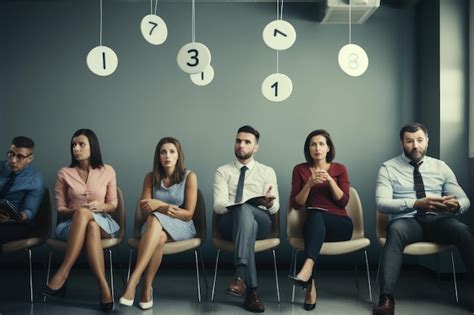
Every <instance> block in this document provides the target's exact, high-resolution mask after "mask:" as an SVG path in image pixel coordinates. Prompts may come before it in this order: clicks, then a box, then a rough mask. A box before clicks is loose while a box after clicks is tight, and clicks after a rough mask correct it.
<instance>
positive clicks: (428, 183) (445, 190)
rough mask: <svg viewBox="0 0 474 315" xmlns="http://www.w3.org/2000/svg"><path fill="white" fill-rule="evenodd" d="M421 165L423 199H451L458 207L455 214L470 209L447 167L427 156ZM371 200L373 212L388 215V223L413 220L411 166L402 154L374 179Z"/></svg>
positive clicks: (413, 194) (383, 165)
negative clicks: (377, 211) (373, 194)
mask: <svg viewBox="0 0 474 315" xmlns="http://www.w3.org/2000/svg"><path fill="white" fill-rule="evenodd" d="M422 161H423V164H421V165H420V173H421V176H422V177H423V183H424V185H425V193H426V196H427V197H442V196H448V195H453V196H455V197H456V199H457V201H458V202H459V206H460V208H459V211H458V212H457V213H456V214H461V213H463V212H465V211H466V210H467V209H468V208H469V205H470V202H469V199H468V198H467V196H466V194H465V193H464V191H463V190H462V188H461V187H460V186H459V184H458V182H457V180H456V176H455V175H454V173H453V171H452V170H451V169H450V168H449V166H448V165H446V163H444V162H443V161H440V160H438V159H435V158H432V157H429V156H425V157H424V158H423V160H422ZM375 196H376V204H377V209H378V210H379V211H380V212H382V213H387V214H390V215H391V219H397V218H402V217H414V216H415V214H416V209H414V208H413V206H414V204H415V201H416V200H417V198H416V191H415V184H414V180H413V166H412V165H410V159H409V158H408V157H406V156H405V154H403V153H402V155H400V156H398V157H395V158H393V159H391V160H388V161H386V162H385V163H383V164H382V167H381V168H380V170H379V174H378V177H377V187H376V192H375ZM431 214H436V213H434V212H432V213H431Z"/></svg>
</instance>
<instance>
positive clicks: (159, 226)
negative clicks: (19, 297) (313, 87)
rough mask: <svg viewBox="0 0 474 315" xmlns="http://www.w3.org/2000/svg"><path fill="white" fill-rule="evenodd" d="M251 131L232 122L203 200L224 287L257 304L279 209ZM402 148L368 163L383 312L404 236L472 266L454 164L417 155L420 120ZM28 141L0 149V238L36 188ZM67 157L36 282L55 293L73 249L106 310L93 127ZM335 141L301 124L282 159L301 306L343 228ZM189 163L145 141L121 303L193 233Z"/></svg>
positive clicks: (100, 171)
mask: <svg viewBox="0 0 474 315" xmlns="http://www.w3.org/2000/svg"><path fill="white" fill-rule="evenodd" d="M259 138H260V134H259V132H258V131H257V130H256V129H254V128H253V127H251V126H243V127H241V128H240V129H239V130H238V131H237V135H236V139H235V145H234V153H235V157H236V160H235V161H234V162H231V163H229V164H227V165H224V166H222V167H220V168H218V169H217V172H216V174H215V178H214V211H215V212H216V213H217V214H219V215H220V216H219V221H218V229H219V231H220V232H221V234H222V235H223V237H224V238H225V239H227V240H230V241H232V242H233V243H234V245H235V246H234V266H235V276H234V277H233V279H232V280H231V282H230V283H229V285H228V288H227V293H228V294H231V295H235V296H242V297H245V300H244V308H245V309H247V310H248V311H251V312H263V311H264V310H265V308H264V305H263V303H262V301H261V299H260V298H259V296H258V294H257V287H258V283H257V272H256V267H255V253H254V244H255V241H256V240H259V239H263V238H265V237H266V236H267V235H268V234H269V233H270V230H271V218H270V216H271V215H272V214H274V213H276V212H277V211H278V210H279V207H280V205H279V196H278V186H277V179H276V174H275V171H274V170H273V169H272V168H271V167H269V166H266V165H264V164H261V163H259V162H257V161H256V160H255V159H254V155H255V153H256V152H257V151H258V149H259ZM400 140H401V146H402V149H403V153H402V154H401V155H400V156H398V157H395V158H393V159H391V160H389V161H386V162H385V163H383V165H382V167H381V168H380V170H379V174H378V178H377V188H376V203H377V208H378V209H379V211H381V212H384V213H389V214H391V219H392V220H391V223H390V224H389V225H388V227H387V243H386V245H385V247H384V250H383V253H382V265H381V275H382V276H381V279H380V293H381V294H380V301H379V304H378V305H377V306H376V307H375V308H374V311H373V313H374V314H393V313H394V300H393V293H394V290H395V287H396V283H397V280H398V277H399V272H400V267H401V257H402V252H403V249H404V247H405V246H406V245H408V244H410V243H414V242H417V241H422V240H427V241H434V242H439V243H449V244H454V245H456V246H457V247H458V248H459V250H460V252H461V256H462V258H463V260H464V263H465V265H466V267H467V269H468V270H469V274H470V276H471V279H472V275H474V238H473V236H472V233H471V231H470V229H469V227H468V226H466V225H465V224H463V223H461V222H460V221H459V220H458V219H457V218H456V215H458V214H462V213H463V212H465V211H466V210H467V209H468V208H469V205H470V204H469V199H468V198H467V196H466V194H465V193H464V191H463V190H462V188H461V187H460V186H459V184H458V183H457V180H456V178H455V176H454V174H453V172H452V171H451V170H450V169H449V167H448V166H447V165H446V164H445V163H444V162H442V161H440V160H437V159H434V158H431V157H428V156H426V150H427V147H428V131H427V129H426V127H425V126H424V125H422V124H420V123H411V124H407V125H405V126H404V127H403V128H402V129H401V131H400ZM33 148H34V143H33V141H32V140H31V139H29V138H26V137H17V138H15V139H14V140H13V141H12V144H11V146H10V150H9V151H8V153H7V157H8V160H6V161H2V162H1V164H0V199H6V200H8V201H9V202H11V203H12V204H13V205H14V206H16V207H17V208H19V209H20V210H21V219H20V222H18V221H13V220H11V217H10V215H9V213H8V212H7V211H6V210H5V209H0V243H5V242H7V241H10V240H13V239H19V238H24V237H26V236H27V235H28V224H25V223H28V222H31V220H32V219H33V218H34V216H35V213H36V212H37V209H38V206H39V204H40V202H41V199H42V197H43V193H44V182H43V179H42V177H41V175H40V174H39V173H38V172H37V171H35V170H34V169H33V168H31V166H30V165H29V164H30V163H31V161H32V160H33ZM70 151H71V164H70V165H69V167H65V168H62V169H61V170H60V171H59V173H58V176H57V181H56V185H55V198H56V206H57V211H58V225H57V227H56V237H57V238H59V239H62V240H66V241H67V250H66V254H65V257H64V260H63V262H62V264H61V266H60V267H59V269H58V271H57V272H56V274H55V275H54V276H53V277H52V278H51V280H50V281H49V283H48V285H47V286H45V287H44V288H43V289H42V291H41V293H42V294H43V295H45V296H50V297H57V296H63V295H64V294H65V292H66V288H67V278H68V276H69V273H70V271H71V268H72V266H73V265H74V263H75V261H76V260H77V258H78V256H79V254H80V252H81V251H82V250H83V249H84V250H85V252H86V254H87V257H88V261H89V264H90V266H91V269H92V271H93V273H94V275H95V276H96V278H97V281H98V283H99V287H100V290H101V295H100V308H101V309H102V310H104V311H110V310H112V309H113V307H114V305H113V298H112V294H111V290H110V287H109V285H108V283H107V281H106V278H105V268H104V257H103V253H102V247H101V242H100V241H101V239H103V238H110V237H113V236H114V235H116V233H117V232H118V230H119V226H118V224H117V222H115V221H114V220H113V218H112V216H111V213H112V212H113V211H114V210H115V208H116V207H117V194H116V191H117V190H116V176H115V171H114V170H113V168H112V167H111V166H109V165H107V164H104V163H103V162H102V157H101V152H100V147H99V141H98V139H97V136H96V135H95V133H94V132H93V131H92V130H89V129H80V130H78V131H76V132H75V133H74V135H73V136H72V139H71V148H70ZM335 153H336V150H335V145H334V143H333V141H332V139H331V136H330V134H329V133H328V132H327V131H325V130H315V131H313V132H311V133H310V134H309V135H308V136H307V138H306V141H305V143H304V156H305V159H306V162H304V163H301V164H298V165H296V166H295V167H294V169H293V176H292V188H291V198H290V203H291V207H292V208H294V209H296V210H300V211H305V222H304V226H303V231H302V232H303V238H304V241H305V251H304V253H305V261H304V263H303V266H302V267H301V269H300V270H299V272H298V273H297V275H296V276H294V277H293V276H290V280H291V281H292V282H293V283H295V284H297V285H300V286H302V287H304V288H306V289H307V293H306V297H305V302H304V308H305V309H306V310H312V309H314V307H315V305H316V300H317V293H316V283H315V276H316V262H317V261H318V256H319V252H320V249H321V247H322V244H323V243H324V242H334V241H344V240H349V239H351V237H352V230H353V224H352V221H351V219H350V217H349V216H348V214H347V211H346V209H345V207H346V205H347V203H348V200H349V187H350V182H349V176H348V172H347V169H346V168H345V166H344V165H343V164H340V163H337V162H334V161H333V160H334V158H335ZM197 189H198V181H197V176H196V174H195V173H194V172H193V171H191V170H188V169H186V168H185V166H184V154H183V149H182V147H181V144H180V143H179V141H178V140H176V139H174V138H169V137H167V138H163V139H161V140H160V141H159V142H158V144H157V146H156V149H155V156H154V162H153V170H152V171H151V172H149V173H148V174H146V176H145V179H144V183H143V189H142V195H141V200H140V204H139V206H140V210H141V212H142V215H143V217H144V218H146V219H145V223H144V225H143V227H142V236H141V240H140V245H139V249H138V256H137V263H136V266H135V269H134V271H133V273H132V275H131V277H130V279H129V281H128V284H127V287H126V289H125V291H124V293H123V295H122V297H121V298H120V304H122V305H126V306H131V305H133V304H134V300H135V292H136V288H137V286H138V284H139V282H140V279H141V278H142V277H143V288H142V291H141V292H142V293H141V297H140V302H139V307H140V308H142V309H147V308H151V307H152V306H153V288H152V283H153V279H154V277H155V274H156V272H157V270H158V268H159V266H160V264H161V261H162V257H163V247H164V244H165V243H166V242H173V241H179V240H184V239H189V238H192V237H193V236H194V235H195V234H196V230H195V227H194V224H193V221H192V218H193V215H194V211H195V208H196V202H197V193H198V191H197Z"/></svg>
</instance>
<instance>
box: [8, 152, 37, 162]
mask: <svg viewBox="0 0 474 315" xmlns="http://www.w3.org/2000/svg"><path fill="white" fill-rule="evenodd" d="M30 156H31V153H30V154H28V155H26V156H25V155H22V154H16V153H15V152H13V151H8V152H7V157H8V158H9V159H16V160H17V161H18V162H21V161H23V160H24V159H26V158H27V157H30Z"/></svg>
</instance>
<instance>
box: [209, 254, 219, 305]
mask: <svg viewBox="0 0 474 315" xmlns="http://www.w3.org/2000/svg"><path fill="white" fill-rule="evenodd" d="M220 253H221V250H220V249H218V250H217V255H216V267H215V268H214V281H213V282H212V293H211V302H214V293H215V289H216V278H217V265H218V264H219V255H220Z"/></svg>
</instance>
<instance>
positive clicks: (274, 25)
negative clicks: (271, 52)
mask: <svg viewBox="0 0 474 315" xmlns="http://www.w3.org/2000/svg"><path fill="white" fill-rule="evenodd" d="M295 40H296V31H295V28H294V27H293V25H291V24H290V23H288V22H287V21H283V20H275V21H272V22H270V23H268V24H267V26H265V28H264V29H263V41H264V42H265V44H267V46H268V47H270V48H272V49H275V50H285V49H288V48H290V47H291V46H293V44H294V43H295Z"/></svg>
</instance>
